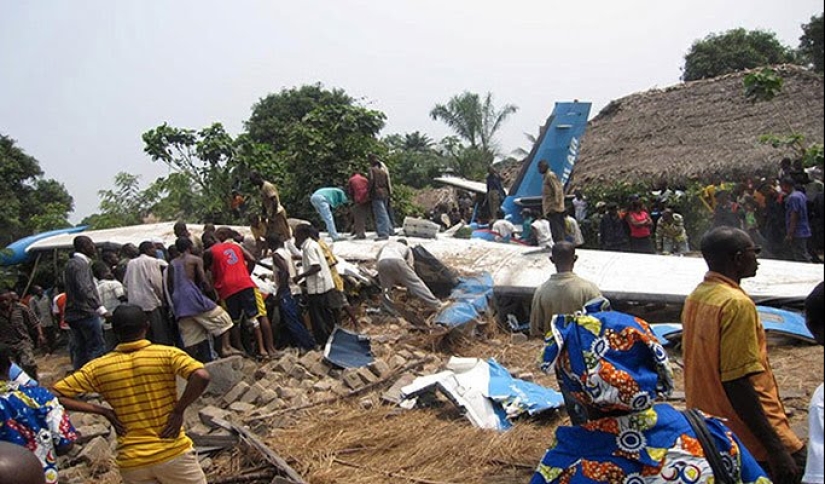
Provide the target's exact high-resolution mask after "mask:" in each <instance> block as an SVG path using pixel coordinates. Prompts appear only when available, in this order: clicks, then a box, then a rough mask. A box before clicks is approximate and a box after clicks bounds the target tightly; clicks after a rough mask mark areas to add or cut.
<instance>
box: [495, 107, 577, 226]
mask: <svg viewBox="0 0 825 484" xmlns="http://www.w3.org/2000/svg"><path fill="white" fill-rule="evenodd" d="M591 106H592V104H591V103H589V102H578V101H574V102H565V103H556V106H555V107H554V108H553V112H552V113H551V114H550V117H549V118H547V124H545V126H544V128H543V130H542V132H541V135H540V136H539V139H538V140H537V141H536V144H535V145H534V146H533V149H532V150H531V151H530V154H529V155H528V156H527V158H526V159H525V161H524V165H523V166H522V168H521V171H520V172H519V175H518V177H517V178H516V181H515V182H514V183H513V186H512V187H511V188H510V195H509V196H508V197H507V198H506V200H505V201H504V203H503V204H502V207H503V208H504V211H505V212H506V213H507V214H509V215H511V220H513V221H514V222H520V221H521V220H522V219H521V210H522V209H523V208H525V207H532V206H535V204H536V203H537V202H538V203H539V205H540V200H541V187H542V176H541V174H540V173H539V172H538V164H539V162H540V161H541V160H547V162H548V163H549V165H550V169H551V170H553V172H554V173H555V174H556V175H557V176H558V177H559V180H561V182H562V183H563V184H564V185H565V186H566V185H567V182H568V181H569V180H570V175H571V174H572V173H573V167H574V165H575V164H576V160H577V159H578V156H579V149H580V147H581V138H582V136H583V135H584V131H585V129H586V128H587V118H588V116H589V115H590V107H591Z"/></svg>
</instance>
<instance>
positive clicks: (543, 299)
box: [530, 241, 602, 337]
mask: <svg viewBox="0 0 825 484" xmlns="http://www.w3.org/2000/svg"><path fill="white" fill-rule="evenodd" d="M550 254H551V255H550V260H551V261H553V264H554V265H555V266H556V273H555V274H553V275H551V276H550V279H548V280H547V282H545V283H544V284H542V285H541V286H539V288H538V289H536V292H535V293H534V294H533V303H532V305H531V308H530V336H533V337H544V335H545V334H547V331H548V330H549V328H550V322H551V321H552V320H553V316H555V315H556V314H572V313H574V312H576V311H581V310H582V308H583V307H584V305H585V303H586V302H588V301H590V300H591V299H595V298H597V297H601V295H602V293H601V291H600V290H599V288H598V287H597V286H596V285H595V284H593V283H592V282H590V281H588V280H586V279H582V278H581V277H579V276H577V275H576V274H574V273H573V266H574V265H575V264H576V259H578V256H576V247H575V246H574V245H573V244H571V243H570V242H566V241H561V242H557V243H555V244H553V249H552V252H551V253H550Z"/></svg>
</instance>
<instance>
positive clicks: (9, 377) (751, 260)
mask: <svg viewBox="0 0 825 484" xmlns="http://www.w3.org/2000/svg"><path fill="white" fill-rule="evenodd" d="M369 161H370V170H369V173H368V174H367V175H366V176H364V175H362V174H358V173H356V174H354V175H353V176H352V177H351V178H350V179H349V180H348V183H347V186H346V188H345V189H340V188H336V187H329V188H320V189H318V190H316V191H314V192H313V193H312V194H311V195H310V197H309V201H310V203H311V204H312V206H313V207H314V208H315V209H316V210H317V211H318V214H319V216H320V218H321V220H322V221H323V223H324V225H325V226H326V231H327V233H328V234H329V236H330V238H331V239H332V240H333V241H335V240H340V239H342V238H343V236H342V235H341V233H340V232H339V230H338V228H337V226H336V224H335V217H334V212H335V210H336V209H340V208H341V207H349V208H350V210H351V213H352V215H353V217H354V219H355V223H354V224H353V238H354V239H363V238H365V237H366V218H367V216H368V214H370V213H372V215H373V218H374V220H375V226H376V228H377V239H376V240H378V241H386V242H384V243H383V244H382V247H381V249H380V251H379V253H378V256H377V266H376V268H377V272H378V277H379V281H380V284H381V288H382V291H383V295H384V298H385V300H386V299H388V298H389V292H390V291H391V290H392V288H393V287H395V286H403V287H406V288H407V290H408V294H409V295H410V296H412V297H415V298H418V299H419V300H420V301H421V302H422V303H423V304H424V306H425V307H426V308H427V309H428V310H429V311H432V312H435V311H438V310H440V309H441V308H442V307H443V305H444V303H442V302H441V301H440V300H439V299H438V298H436V297H435V296H434V295H433V293H432V292H431V291H430V289H429V288H428V287H427V286H426V284H424V282H423V281H422V280H421V278H420V276H419V275H418V274H416V271H415V264H414V257H413V254H412V249H411V248H410V247H409V246H408V245H407V243H406V241H405V240H403V239H395V240H389V238H390V236H391V235H394V229H393V226H394V223H393V221H392V215H391V207H390V196H391V193H392V184H391V181H390V175H389V171H388V170H387V167H386V166H385V165H384V164H383V163H382V162H381V161H380V160H379V159H378V158H377V157H375V156H371V157H370V160H369ZM538 169H539V171H540V173H541V174H542V176H543V179H544V185H543V194H542V195H543V196H542V205H541V210H540V212H538V213H535V212H534V211H532V210H525V212H524V213H523V215H524V224H523V225H522V226H521V227H520V230H519V229H517V227H515V226H514V225H513V224H512V223H511V222H509V221H508V220H507V219H506V217H505V216H504V214H503V212H502V211H501V209H500V205H501V202H502V200H503V196H504V190H503V186H502V184H501V180H500V176H499V175H498V173H496V172H495V170H493V169H491V170H490V172H489V174H488V180H487V185H488V189H489V190H488V191H489V193H488V194H487V200H486V202H487V203H488V204H489V205H490V206H491V207H497V211H496V213H497V214H498V217H497V218H496V220H495V221H493V222H492V223H491V228H492V230H493V231H495V232H496V233H497V234H498V236H499V237H500V240H502V241H509V240H512V239H516V238H519V239H521V240H523V241H525V242H527V243H531V244H533V245H537V246H540V247H542V248H546V249H548V250H549V251H550V253H551V261H552V262H553V264H554V265H555V268H556V273H555V274H553V275H552V276H551V277H550V278H549V279H548V281H547V282H546V283H544V284H543V285H541V286H540V287H538V288H537V289H536V292H535V294H534V296H533V301H532V307H531V313H530V325H529V334H530V335H531V336H532V337H537V338H544V339H545V342H546V347H545V348H544V350H543V362H544V363H543V368H544V369H545V370H548V371H554V372H555V373H556V376H557V378H558V380H559V386H560V388H561V390H562V394H563V396H564V399H565V404H566V406H567V409H568V413H569V415H570V417H571V423H572V424H573V425H572V426H571V427H561V428H559V429H558V430H557V432H556V443H555V444H554V446H553V447H551V449H550V450H549V451H548V452H547V455H546V456H545V457H544V459H543V460H542V461H541V463H540V464H539V467H538V470H537V472H536V474H535V476H534V478H533V481H532V482H534V483H545V482H553V483H556V482H560V483H568V482H573V481H575V482H586V481H587V482H589V481H609V482H620V481H621V482H634V483H635V482H642V481H644V482H648V480H650V481H651V482H652V481H655V480H656V479H658V478H661V479H663V480H665V481H682V482H691V483H696V482H709V478H710V476H714V478H715V479H716V480H717V481H720V480H721V482H728V481H726V480H724V479H723V478H722V474H721V473H726V474H725V475H726V476H727V478H730V479H732V481H730V482H747V483H764V482H770V480H773V481H774V482H780V483H796V482H799V481H800V479H801V478H802V475H803V473H804V474H805V481H804V482H812V483H814V482H818V483H821V482H822V477H823V474H822V459H823V455H822V387H820V388H819V389H818V390H817V393H816V395H815V396H814V401H813V402H812V412H811V429H812V431H811V434H810V437H809V438H810V440H809V445H808V446H807V447H806V446H805V445H804V444H803V442H802V441H801V440H799V439H798V438H797V437H796V436H795V435H794V433H793V431H792V430H791V429H790V426H789V423H788V418H787V415H786V414H785V411H784V408H783V407H782V403H781V401H780V400H779V393H778V388H777V384H776V380H775V378H774V376H773V373H772V369H771V366H770V362H769V360H768V359H767V350H766V342H765V335H764V329H763V328H762V326H761V323H760V322H759V319H758V317H757V314H756V308H755V306H754V304H753V302H752V300H751V299H750V298H749V297H748V296H747V294H745V293H744V291H743V290H742V289H741V287H740V286H739V284H740V282H741V280H742V279H744V278H747V277H752V276H754V275H755V274H756V271H757V268H758V261H757V258H756V256H757V254H759V252H760V250H762V248H761V247H760V245H761V242H760V241H762V240H765V249H766V250H770V251H771V252H772V253H774V254H780V253H781V254H785V256H786V257H789V258H793V259H795V260H807V259H805V254H810V250H809V241H808V239H809V238H810V237H811V233H812V232H811V230H810V225H811V222H810V221H809V220H808V213H809V212H808V208H809V207H808V200H807V197H806V195H805V193H804V192H803V191H802V189H801V187H803V185H802V184H801V181H803V180H802V178H801V176H800V175H799V174H795V175H794V174H793V172H788V173H786V174H782V175H783V176H780V177H779V180H780V188H779V189H777V188H776V186H775V184H774V183H773V181H764V182H762V183H761V184H760V185H759V186H757V187H756V188H753V187H751V186H750V185H747V184H745V185H744V188H743V189H742V190H741V191H740V188H739V187H738V188H737V189H736V190H732V191H730V192H729V191H728V190H727V189H726V188H725V186H717V185H713V186H712V187H713V188H711V187H709V188H708V189H707V190H706V191H707V194H706V195H707V199H706V201H707V203H708V209H709V210H712V212H713V220H714V222H713V228H712V229H711V230H710V231H709V232H708V233H706V234H705V235H704V237H703V238H702V240H701V243H700V246H701V253H702V255H703V257H704V258H705V260H706V262H707V265H708V269H709V271H708V273H707V275H706V276H705V280H704V281H703V282H701V283H700V284H699V285H698V287H697V288H696V290H695V291H694V292H693V294H691V295H690V296H689V297H688V299H687V302H686V304H685V307H684V311H683V314H682V319H683V324H684V327H685V335H684V372H685V392H686V397H687V403H688V405H689V406H690V407H695V408H698V409H700V410H701V411H702V412H704V413H703V414H701V413H700V414H691V415H687V414H681V413H680V412H678V411H676V410H675V409H674V408H673V407H671V406H669V405H666V404H661V403H659V404H657V403H655V400H656V399H657V398H658V397H660V396H662V395H666V394H667V393H668V392H669V391H671V390H672V388H673V383H672V379H671V373H670V367H669V364H668V361H667V354H666V352H665V351H664V349H663V348H662V347H661V346H660V345H659V343H658V342H657V340H656V337H655V336H654V335H653V333H652V331H651V330H650V328H649V326H648V325H647V323H645V322H644V321H642V320H641V319H639V318H634V317H631V316H629V315H624V314H622V313H619V312H615V311H611V310H610V305H609V302H608V301H606V300H605V299H604V298H603V297H602V295H601V292H600V290H599V288H598V286H597V285H595V284H593V283H592V282H590V281H587V280H585V279H583V278H581V277H579V276H578V275H576V274H575V272H574V268H575V263H576V261H577V255H576V248H577V247H580V246H582V244H583V242H584V241H583V237H582V231H581V228H580V225H579V224H580V223H581V224H592V223H593V220H594V217H596V220H597V221H598V223H597V226H598V227H599V245H600V246H601V247H602V248H605V249H609V250H632V251H635V252H640V253H653V252H656V251H658V252H661V253H672V254H680V253H685V252H687V251H688V250H689V245H688V240H687V236H686V233H685V227H684V219H683V217H682V215H681V214H679V213H677V212H676V211H674V210H673V209H672V208H670V207H668V206H666V204H664V203H662V204H657V211H656V213H655V214H653V213H651V212H650V211H648V210H647V209H646V207H645V204H644V201H643V200H642V199H641V197H632V198H631V199H630V201H629V204H628V207H627V209H626V210H624V211H620V210H619V207H618V206H617V205H616V204H612V203H610V204H604V203H597V204H596V210H595V212H594V213H593V214H589V213H588V212H589V210H588V200H587V199H586V197H585V196H584V195H583V194H582V192H580V191H575V192H574V194H573V197H572V200H571V201H570V203H569V204H568V203H567V200H566V199H565V196H564V188H563V186H562V184H561V182H560V181H559V179H558V177H557V176H556V175H555V174H554V173H553V172H552V170H550V169H549V167H548V165H547V163H546V162H542V163H539V168H538ZM250 180H251V181H252V183H253V184H254V185H255V186H256V187H258V188H259V189H260V196H261V213H260V214H256V215H255V216H253V217H250V229H251V233H252V236H247V237H244V236H242V235H241V234H239V233H238V232H236V231H234V230H233V229H231V228H229V227H214V226H209V225H207V226H205V227H204V231H203V234H202V235H201V236H200V237H195V236H194V235H193V234H191V233H190V232H189V230H188V228H187V226H186V224H185V223H183V222H178V223H177V224H175V227H174V232H175V236H176V240H175V242H174V244H172V245H169V246H166V245H164V244H163V242H162V241H161V240H146V241H143V242H141V243H140V244H138V245H137V246H135V245H132V244H126V245H124V246H123V247H121V248H120V249H119V251H117V252H115V251H112V250H106V249H104V250H102V251H100V252H99V251H98V248H97V247H96V245H95V243H94V241H93V240H92V239H91V238H89V237H88V236H85V235H79V236H76V237H75V239H74V244H73V249H74V252H73V254H72V256H71V258H70V259H69V261H68V262H67V263H66V265H65V268H64V270H63V274H62V280H61V283H60V285H58V287H56V288H55V289H54V290H53V291H52V293H53V294H48V292H49V291H45V290H43V288H40V287H37V286H35V287H33V288H32V290H31V292H30V294H29V295H27V297H26V298H24V299H21V298H19V297H17V295H16V294H15V293H13V292H12V291H9V290H5V289H4V290H2V291H0V417H2V419H3V423H4V425H3V426H0V441H9V442H12V443H14V444H18V445H21V446H25V447H26V448H28V449H29V450H30V451H32V452H33V453H34V455H35V456H36V457H37V458H38V459H39V463H40V466H41V468H42V474H43V475H44V476H45V482H48V483H54V482H57V479H58V471H57V459H56V456H57V455H58V454H60V453H63V452H66V451H67V449H69V448H70V447H71V446H72V444H73V442H74V441H75V440H76V439H77V432H76V431H75V429H74V427H73V425H72V423H71V420H70V418H69V415H68V413H66V412H65V410H69V411H72V412H84V413H91V414H95V415H100V416H102V417H104V418H106V419H107V420H108V421H109V422H110V423H111V425H112V427H113V428H114V429H115V431H116V433H117V435H118V449H117V464H118V467H119V469H120V473H121V476H122V478H123V482H125V483H127V484H128V483H138V482H140V483H143V482H170V483H199V484H203V483H205V482H206V478H205V476H204V473H203V471H202V470H201V468H200V465H199V464H198V460H197V457H196V455H195V454H194V450H193V445H192V441H191V440H190V439H189V438H188V437H187V436H186V433H185V432H184V430H183V428H182V421H183V412H184V411H185V409H186V408H187V407H188V406H190V405H191V404H192V403H193V402H194V401H195V400H196V399H197V398H198V397H199V396H200V395H201V394H202V393H203V391H204V390H205V388H206V387H207V385H208V384H209V380H210V375H209V373H208V371H207V370H206V369H205V367H204V363H206V362H209V361H211V360H213V359H215V358H219V357H230V356H235V355H248V356H250V357H254V358H258V359H260V360H267V359H270V358H274V357H277V355H278V354H279V353H278V350H277V349H278V347H280V346H296V347H299V348H301V349H303V350H312V349H317V348H319V345H323V344H324V343H325V342H326V341H327V340H328V339H329V337H330V335H331V334H332V332H333V331H334V329H335V327H336V326H339V325H342V323H343V321H344V320H348V321H349V324H351V325H352V327H354V328H355V329H358V326H359V321H358V318H357V312H356V310H355V308H354V307H353V304H357V302H355V301H352V300H351V299H350V298H348V296H347V294H346V293H345V291H344V289H345V288H344V281H343V279H342V278H341V275H340V274H339V272H338V271H337V270H336V265H337V264H338V260H337V259H336V258H335V255H334V254H333V252H332V250H331V248H330V246H329V245H328V244H327V242H326V241H325V240H324V238H322V237H321V236H320V233H319V230H318V228H316V227H315V226H313V225H312V224H310V223H303V222H302V223H298V224H297V225H294V226H291V225H290V221H289V219H288V217H287V211H286V208H285V207H284V206H283V204H282V203H281V202H280V197H279V193H278V190H277V187H276V186H275V185H274V184H273V183H271V182H269V181H266V180H264V179H263V177H262V176H260V175H259V174H257V173H253V174H251V176H250ZM811 183H812V182H811ZM819 185H820V186H821V183H820V184H819ZM804 189H805V190H806V191H809V192H811V191H814V192H815V190H816V188H811V187H809V186H808V185H805V186H804ZM815 193H818V196H819V200H820V203H821V197H822V191H821V190H820V191H819V192H815ZM758 194H761V195H762V198H760V197H758V196H757V195H758ZM816 196H817V195H814V197H813V198H814V199H816ZM733 200H736V201H733ZM815 203H816V202H815ZM815 203H814V205H815ZM740 207H742V208H740ZM778 207H781V210H782V212H780V208H778ZM751 208H752V209H753V210H754V212H753V213H751V212H750V210H751ZM759 210H761V211H762V212H759ZM760 213H761V215H760ZM780 213H781V214H782V215H783V221H784V222H785V223H784V224H783V225H782V226H783V227H784V233H783V238H782V245H781V247H780V246H779V245H771V243H772V241H777V239H775V237H774V235H775V234H770V237H767V236H766V234H765V228H766V227H774V226H775V227H779V225H780V224H779V223H778V222H777V221H776V220H775V217H777V216H779V215H780ZM749 214H751V215H752V216H751V215H749ZM768 214H770V215H768ZM760 217H761V218H760ZM760 220H761V221H760ZM806 227H807V229H806ZM752 229H753V230H752ZM767 232H770V231H769V230H768V231H767ZM760 237H762V238H760ZM777 243H779V242H778V241H777ZM774 251H776V252H774ZM265 256H271V261H272V263H271V271H270V274H271V275H270V276H269V279H270V280H269V281H268V285H267V283H266V281H264V283H265V284H263V285H262V284H261V282H260V280H259V279H256V278H257V277H258V275H256V271H255V269H256V267H257V266H258V265H259V263H260V262H261V259H262V258H264V257H265ZM253 276H254V277H253ZM697 282H698V281H697ZM264 286H266V287H270V288H271V289H272V290H271V291H269V293H266V292H265V291H264V290H262V287H264ZM822 287H823V285H822V284H820V285H819V286H818V287H817V288H816V289H815V290H814V291H813V293H812V294H811V295H810V296H809V298H808V301H807V304H806V315H807V321H808V324H809V327H810V329H811V331H812V333H813V334H814V335H815V336H816V338H817V341H818V342H820V344H822V343H823V336H822V335H823V328H822V324H823V315H822V311H823V302H822ZM720 328H721V330H720ZM62 341H65V342H66V343H67V345H68V348H69V354H70V357H71V362H72V371H70V372H69V374H68V375H67V376H66V377H65V378H63V379H61V380H60V381H58V382H57V383H55V384H54V385H53V386H52V387H51V389H50V390H47V389H45V388H43V387H41V386H39V385H38V382H37V379H38V376H39V375H38V368H37V363H36V359H35V356H34V350H35V348H36V347H40V348H42V349H43V350H44V351H45V352H46V353H51V352H53V351H55V350H56V349H57V348H58V347H59V346H60V344H61V342H62ZM176 377H180V378H182V379H184V380H185V381H186V382H187V383H186V387H185V389H184V391H183V393H182V394H181V395H180V396H178V393H177V389H176V384H175V379H176ZM89 393H95V394H98V395H99V396H100V397H101V399H102V400H104V401H105V402H106V403H107V404H108V406H103V405H99V404H95V403H89V402H88V401H86V400H85V399H83V398H81V396H82V395H84V394H89ZM9 422H11V424H10V423H9ZM817 425H818V427H816V426H817ZM697 426H698V427H697ZM816 428H818V429H819V430H818V433H817V431H816V430H815V429H816ZM702 435H705V437H706V438H705V437H702ZM708 441H710V442H713V443H715V448H716V449H717V450H716V452H718V453H719V454H720V455H721V459H722V461H723V462H724V466H722V467H721V468H720V467H719V466H718V465H717V464H716V463H715V460H714V459H712V458H711V457H710V455H709V451H708V450H707V449H708V447H706V445H709V444H708ZM2 455H4V454H2V453H0V456H2ZM3 459H4V457H0V472H2V471H3V469H4V462H3ZM806 466H807V467H806ZM803 471H804V472H803ZM21 472H22V471H21ZM648 478H649V479H648ZM21 482H22V481H21Z"/></svg>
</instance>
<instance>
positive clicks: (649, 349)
mask: <svg viewBox="0 0 825 484" xmlns="http://www.w3.org/2000/svg"><path fill="white" fill-rule="evenodd" d="M546 342H547V345H546V347H545V349H544V354H543V363H542V369H543V370H544V371H546V372H549V371H555V373H556V377H557V378H558V382H559V386H560V387H561V389H562V391H563V392H564V393H567V395H568V396H569V397H571V398H572V401H566V403H567V404H568V411H569V412H570V413H571V415H572V414H576V413H577V410H582V411H583V413H584V419H585V421H584V423H583V424H580V425H575V426H571V427H559V428H558V429H557V430H556V435H555V441H554V442H553V444H552V446H551V447H550V449H549V450H548V451H547V454H546V455H545V456H544V458H543V459H542V461H541V463H540V464H539V466H538V469H537V470H536V473H535V474H534V475H533V478H532V480H531V481H530V482H531V484H545V483H562V482H563V483H573V484H575V483H584V482H624V483H627V484H644V483H648V482H671V481H675V482H690V483H693V484H698V483H705V482H714V481H713V479H714V472H713V468H712V466H711V464H710V462H709V460H708V459H706V458H705V457H704V456H705V455H707V454H706V453H705V452H704V451H703V445H702V444H701V443H700V442H701V441H700V440H699V439H698V437H697V434H696V432H694V431H693V427H692V425H691V424H690V423H689V422H688V419H687V418H686V415H685V414H684V413H682V412H680V411H678V410H676V409H674V408H673V407H672V406H670V405H668V404H665V403H659V404H654V400H655V399H656V397H657V396H659V395H667V394H669V393H670V392H671V391H672V389H673V380H672V371H671V369H670V366H669V364H668V358H667V353H666V352H665V350H664V349H663V348H662V346H661V345H660V344H659V342H658V341H657V339H656V336H655V335H654V334H653V332H652V331H651V329H650V327H649V326H648V324H647V323H646V322H645V321H643V320H641V319H639V318H636V317H633V316H630V315H627V314H623V313H619V312H613V311H601V310H600V311H599V312H594V313H587V312H586V313H584V314H582V313H577V314H575V315H566V316H565V315H558V316H556V317H555V318H554V320H553V323H552V329H551V331H550V332H549V333H548V335H547V339H546ZM566 400H567V399H566ZM577 405H580V406H581V407H580V408H576V407H577ZM578 413H579V414H581V413H582V412H581V411H580V412H578ZM698 417H699V418H698V420H699V421H700V422H704V424H705V426H706V427H707V429H708V430H709V433H710V436H711V437H710V439H711V440H712V441H713V443H715V445H716V447H717V449H718V452H719V454H720V457H721V461H722V462H721V465H720V466H719V468H720V469H726V470H727V472H728V473H729V474H730V475H731V476H730V477H731V478H732V482H743V483H760V484H765V483H769V482H771V481H770V480H769V479H768V478H767V477H766V475H765V472H764V471H763V470H762V468H761V467H759V465H758V464H757V463H756V460H755V459H754V458H753V456H752V455H751V454H750V453H749V452H748V450H747V449H746V448H745V447H744V446H743V445H742V444H741V443H740V442H739V439H738V438H737V437H736V436H735V435H733V432H731V431H730V429H728V428H727V427H726V426H725V425H724V424H723V423H722V421H721V420H719V419H717V418H713V417H707V416H704V414H698ZM700 427H701V425H700ZM715 482H722V481H721V480H720V479H718V478H717V479H715Z"/></svg>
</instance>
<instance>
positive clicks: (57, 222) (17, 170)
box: [0, 134, 74, 247]
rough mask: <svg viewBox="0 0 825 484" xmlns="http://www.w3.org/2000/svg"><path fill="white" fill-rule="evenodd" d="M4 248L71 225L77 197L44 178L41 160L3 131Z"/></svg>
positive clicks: (0, 235) (0, 223) (0, 209)
mask: <svg viewBox="0 0 825 484" xmlns="http://www.w3.org/2000/svg"><path fill="white" fill-rule="evenodd" d="M0 193H2V194H3V203H2V204H0V247H5V246H6V245H8V244H9V243H11V242H13V241H15V240H17V239H19V238H21V237H25V236H27V235H31V234H33V233H36V232H43V231H46V230H53V229H59V228H64V227H70V226H71V224H70V223H69V221H68V217H69V213H70V212H71V211H72V210H73V209H74V200H73V199H72V197H71V196H70V195H69V192H67V191H66V188H65V187H64V186H63V184H62V183H60V182H58V181H55V180H52V179H49V178H44V177H43V170H42V169H41V168H40V163H39V162H38V161H37V160H36V159H35V158H34V157H32V156H30V155H27V154H26V153H25V152H24V151H23V150H22V149H21V148H20V147H18V146H17V145H16V142H15V141H14V140H13V139H11V138H10V137H8V136H6V135H4V134H0Z"/></svg>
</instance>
